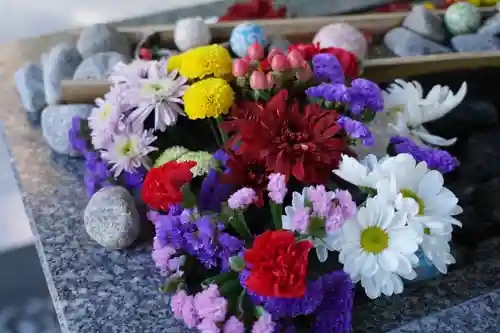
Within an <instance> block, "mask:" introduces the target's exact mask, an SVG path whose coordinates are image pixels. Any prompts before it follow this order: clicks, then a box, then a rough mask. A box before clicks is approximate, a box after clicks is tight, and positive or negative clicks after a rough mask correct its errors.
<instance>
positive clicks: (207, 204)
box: [197, 155, 234, 213]
mask: <svg viewBox="0 0 500 333" xmlns="http://www.w3.org/2000/svg"><path fill="white" fill-rule="evenodd" d="M214 156H215V155H214ZM233 190H234V186H233V185H232V184H224V183H221V182H219V175H218V174H217V171H216V170H214V169H211V170H210V171H209V172H208V174H207V176H206V177H205V179H203V182H202V183H201V188H200V192H199V193H198V198H197V199H198V200H197V201H198V208H199V209H200V211H202V212H204V211H212V212H216V213H218V212H220V210H221V205H222V203H223V202H225V201H226V200H227V199H228V198H229V196H230V195H231V193H232V192H233Z"/></svg>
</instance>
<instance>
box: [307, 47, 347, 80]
mask: <svg viewBox="0 0 500 333" xmlns="http://www.w3.org/2000/svg"><path fill="white" fill-rule="evenodd" d="M312 68H313V73H314V76H315V77H316V78H317V79H320V80H326V81H328V82H330V83H340V84H343V83H344V82H345V76H344V71H343V69H342V65H341V64H340V62H339V61H338V59H337V57H335V56H334V55H332V54H329V53H320V54H317V55H315V56H314V57H313V58H312Z"/></svg>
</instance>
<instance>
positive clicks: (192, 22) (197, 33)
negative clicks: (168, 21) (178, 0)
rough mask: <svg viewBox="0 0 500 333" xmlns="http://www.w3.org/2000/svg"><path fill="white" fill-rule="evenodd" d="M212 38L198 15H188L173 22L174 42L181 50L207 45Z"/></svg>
mask: <svg viewBox="0 0 500 333" xmlns="http://www.w3.org/2000/svg"><path fill="white" fill-rule="evenodd" d="M211 40H212V33H211V32H210V28H209V26H208V25H207V24H206V23H205V22H204V21H203V19H201V18H200V17H188V18H184V19H181V20H178V21H177V23H176V24H175V30H174V42H175V45H176V46H177V48H178V49H179V50H181V51H183V52H184V51H187V50H189V49H194V48H196V47H198V46H203V45H208V44H209V43H210V41H211Z"/></svg>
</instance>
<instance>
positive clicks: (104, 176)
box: [84, 151, 112, 197]
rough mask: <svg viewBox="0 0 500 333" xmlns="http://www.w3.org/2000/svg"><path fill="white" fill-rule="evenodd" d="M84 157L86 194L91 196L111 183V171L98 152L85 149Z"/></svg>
mask: <svg viewBox="0 0 500 333" xmlns="http://www.w3.org/2000/svg"><path fill="white" fill-rule="evenodd" d="M84 157H85V168H86V170H85V175H84V181H85V185H86V187H87V195H88V196H89V197H91V196H92V195H93V194H94V193H95V192H97V191H99V190H100V189H101V188H103V187H106V186H110V185H111V182H110V180H111V178H112V176H111V173H110V171H109V168H108V165H107V163H106V162H104V161H103V160H102V159H101V158H100V156H99V153H98V152H95V151H87V152H85V153H84Z"/></svg>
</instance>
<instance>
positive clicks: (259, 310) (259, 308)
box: [255, 306, 266, 318]
mask: <svg viewBox="0 0 500 333" xmlns="http://www.w3.org/2000/svg"><path fill="white" fill-rule="evenodd" d="M265 312H266V310H264V308H263V307H262V306H256V307H255V316H256V317H257V318H260V317H261V316H262V315H263V314H264V313H265Z"/></svg>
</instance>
